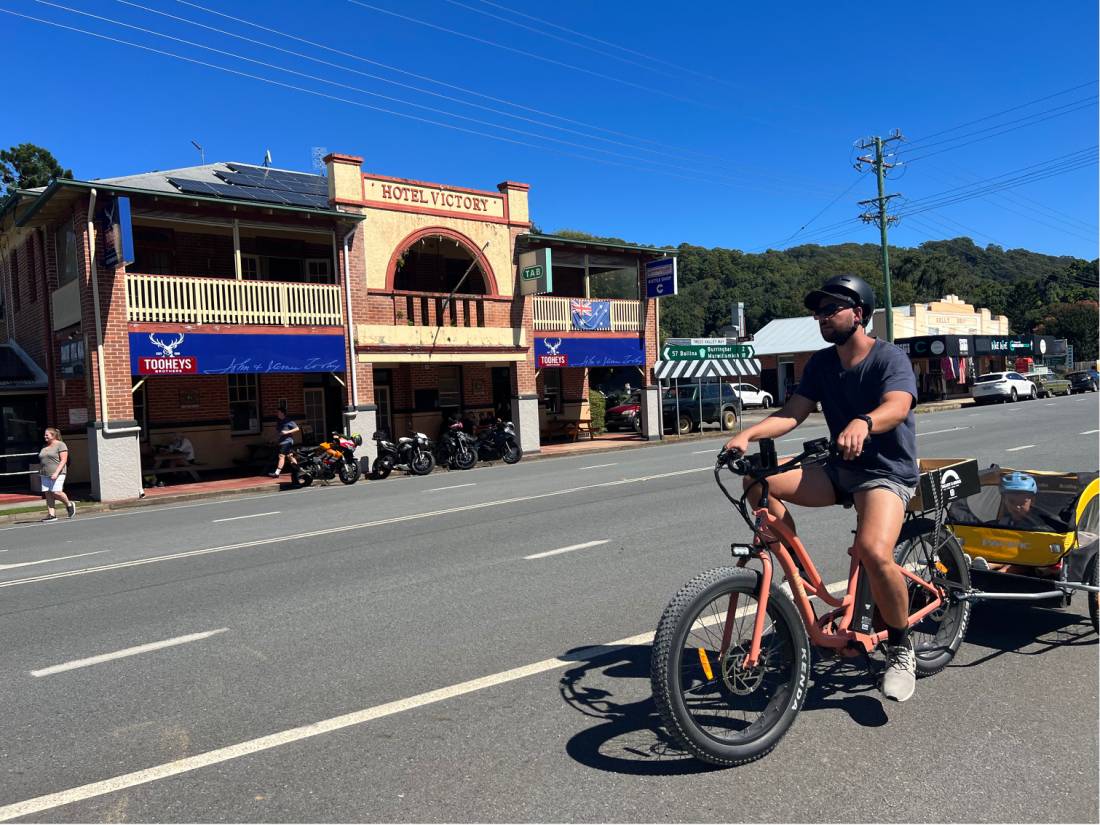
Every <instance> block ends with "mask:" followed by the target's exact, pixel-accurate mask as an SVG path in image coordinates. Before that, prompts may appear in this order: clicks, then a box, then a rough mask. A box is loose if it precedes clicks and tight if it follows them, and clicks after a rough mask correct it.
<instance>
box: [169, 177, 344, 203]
mask: <svg viewBox="0 0 1100 825" xmlns="http://www.w3.org/2000/svg"><path fill="white" fill-rule="evenodd" d="M218 177H220V178H221V179H222V180H225V181H227V182H226V183H210V182H207V181H201V180H191V179H189V178H168V182H169V183H171V184H172V185H173V186H175V187H176V188H177V189H179V190H180V191H181V192H184V193H186V194H188V195H207V196H211V195H212V196H214V197H219V198H236V199H237V200H248V201H257V202H259V203H277V204H288V205H291V206H307V207H311V208H314V209H324V208H326V207H327V206H328V205H329V204H328V192H327V189H326V190H325V191H324V193H320V192H316V191H314V192H300V191H294V190H289V189H281V188H278V181H275V182H274V183H275V186H272V185H270V184H271V183H273V182H272V181H261V179H260V178H259V177H252V180H251V181H249V183H250V184H252V185H242V184H239V183H236V182H235V181H236V180H237V177H238V176H237V175H228V174H223V173H218ZM250 177H251V176H250ZM228 181H234V182H233V183H229V182H228ZM261 182H263V183H266V184H268V185H259V184H260V183H261Z"/></svg>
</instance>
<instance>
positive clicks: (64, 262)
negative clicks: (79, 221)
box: [53, 223, 80, 286]
mask: <svg viewBox="0 0 1100 825" xmlns="http://www.w3.org/2000/svg"><path fill="white" fill-rule="evenodd" d="M53 238H54V251H55V254H56V255H57V285H58V286H65V284H67V283H69V282H70V281H75V280H76V278H77V275H79V274H80V273H79V271H78V264H77V259H76V232H74V231H73V227H72V224H71V223H69V224H66V225H64V226H59V227H58V228H57V232H56V233H55V234H54V236H53Z"/></svg>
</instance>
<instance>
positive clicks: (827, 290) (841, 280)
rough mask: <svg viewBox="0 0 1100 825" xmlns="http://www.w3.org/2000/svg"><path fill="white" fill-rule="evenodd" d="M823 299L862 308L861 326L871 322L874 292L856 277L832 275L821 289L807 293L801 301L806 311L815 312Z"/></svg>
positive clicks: (868, 285) (867, 284)
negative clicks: (838, 300)
mask: <svg viewBox="0 0 1100 825" xmlns="http://www.w3.org/2000/svg"><path fill="white" fill-rule="evenodd" d="M823 298H839V299H841V300H843V301H848V302H849V303H851V304H852V306H858V307H862V308H863V320H862V324H863V326H867V324H869V323H870V322H871V315H872V314H873V313H874V311H875V291H874V290H873V289H871V285H870V284H869V283H867V282H866V281H865V280H863V279H862V278H860V277H858V276H856V275H834V276H833V277H832V278H830V279H829V280H827V281H826V282H825V283H824V284H822V286H821V289H815V290H813V291H812V292H809V293H807V295H806V297H805V298H804V299H803V301H802V302H803V303H804V304H805V305H806V309H809V310H816V309H817V308H818V306H819V305H820V303H821V300H822V299H823Z"/></svg>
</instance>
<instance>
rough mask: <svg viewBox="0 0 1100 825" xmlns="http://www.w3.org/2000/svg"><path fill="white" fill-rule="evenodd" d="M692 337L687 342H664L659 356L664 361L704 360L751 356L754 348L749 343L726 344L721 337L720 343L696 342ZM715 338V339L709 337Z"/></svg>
mask: <svg viewBox="0 0 1100 825" xmlns="http://www.w3.org/2000/svg"><path fill="white" fill-rule="evenodd" d="M696 340H708V339H692V342H691V343H688V344H666V345H665V347H664V349H663V350H662V351H661V358H662V359H663V360H665V361H705V360H707V359H711V358H752V357H753V356H754V355H755V354H756V350H754V349H753V348H752V345H751V344H727V343H725V341H724V340H723V339H721V338H719V339H717V340H718V341H721V343H713V344H696V343H695V341H696ZM709 340H715V339H709Z"/></svg>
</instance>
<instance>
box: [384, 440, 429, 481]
mask: <svg viewBox="0 0 1100 825" xmlns="http://www.w3.org/2000/svg"><path fill="white" fill-rule="evenodd" d="M373 438H374V443H375V446H376V447H377V450H378V457H377V458H375V459H374V464H373V465H372V466H371V477H372V478H386V477H387V476H388V475H389V474H390V473H391V472H393V468H394V467H401V468H403V469H405V470H407V471H408V472H410V473H412V474H413V475H417V476H426V475H427V474H428V473H430V472H431V471H432V469H433V468H434V467H435V456H434V455H433V454H432V447H433V445H432V440H431V439H430V438H428V436H426V435H424V433H416V434H414V435H413V437H412V438H408V437H402V438H399V439H397V441H396V442H394V441H392V440H390V434H389V433H387V432H385V431H383V430H378V431H377V432H376V433H375V434H374V436H373Z"/></svg>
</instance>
